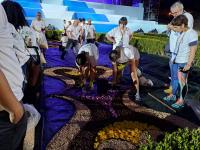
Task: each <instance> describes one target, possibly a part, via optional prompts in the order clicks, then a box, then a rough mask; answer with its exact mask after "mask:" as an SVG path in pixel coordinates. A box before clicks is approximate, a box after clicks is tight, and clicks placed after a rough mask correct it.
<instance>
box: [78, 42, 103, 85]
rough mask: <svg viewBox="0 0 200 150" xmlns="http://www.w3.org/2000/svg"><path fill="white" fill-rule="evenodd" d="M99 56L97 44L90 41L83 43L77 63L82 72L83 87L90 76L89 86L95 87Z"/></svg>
mask: <svg viewBox="0 0 200 150" xmlns="http://www.w3.org/2000/svg"><path fill="white" fill-rule="evenodd" d="M98 58H99V52H98V48H97V47H96V45H95V44H92V43H89V44H86V45H83V46H82V47H81V48H80V49H79V52H78V55H77V57H76V64H77V66H78V67H79V71H80V73H81V85H80V86H81V87H83V86H84V85H85V84H86V80H87V79H88V78H89V79H90V83H89V88H90V89H93V87H94V81H95V78H96V64H97V61H98Z"/></svg>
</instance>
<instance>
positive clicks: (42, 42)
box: [31, 12, 48, 49]
mask: <svg viewBox="0 0 200 150" xmlns="http://www.w3.org/2000/svg"><path fill="white" fill-rule="evenodd" d="M31 27H32V28H33V29H34V30H35V31H36V37H37V41H38V43H39V46H40V48H43V49H48V43H47V39H46V36H45V28H46V26H45V22H44V20H43V19H42V13H41V12H37V15H36V19H34V20H33V21H32V23H31Z"/></svg>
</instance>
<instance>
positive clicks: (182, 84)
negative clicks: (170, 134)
mask: <svg viewBox="0 0 200 150" xmlns="http://www.w3.org/2000/svg"><path fill="white" fill-rule="evenodd" d="M177 65H178V69H179V68H180V67H182V68H184V67H185V65H186V63H179V64H177ZM188 74H189V71H188V72H186V73H185V72H181V71H178V81H179V91H178V96H179V98H180V99H183V100H184V98H185V96H186V94H187V91H188V85H187V78H188Z"/></svg>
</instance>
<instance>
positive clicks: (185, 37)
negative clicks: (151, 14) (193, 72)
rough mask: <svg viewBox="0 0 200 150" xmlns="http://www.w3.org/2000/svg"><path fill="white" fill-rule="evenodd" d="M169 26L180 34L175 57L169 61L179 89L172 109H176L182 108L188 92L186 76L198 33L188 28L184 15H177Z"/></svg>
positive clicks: (195, 47)
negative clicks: (176, 77) (173, 69)
mask: <svg viewBox="0 0 200 150" xmlns="http://www.w3.org/2000/svg"><path fill="white" fill-rule="evenodd" d="M171 25H172V26H173V30H174V31H175V32H179V33H180V35H179V37H178V39H177V43H176V48H175V51H174V55H175V56H174V57H172V58H171V60H170V61H171V62H172V63H174V65H175V66H176V70H177V76H178V83H179V87H180V88H179V90H178V95H179V97H178V98H177V99H176V100H175V101H176V103H174V104H173V105H172V107H174V108H177V109H178V108H182V107H183V106H184V98H185V96H186V94H187V91H188V86H187V82H188V81H187V80H188V74H189V71H190V68H191V66H192V64H193V61H194V58H195V53H196V50H197V46H198V33H197V32H196V31H195V30H193V29H191V28H189V27H188V19H187V17H186V16H185V15H179V16H177V17H176V18H174V19H173V20H172V22H171Z"/></svg>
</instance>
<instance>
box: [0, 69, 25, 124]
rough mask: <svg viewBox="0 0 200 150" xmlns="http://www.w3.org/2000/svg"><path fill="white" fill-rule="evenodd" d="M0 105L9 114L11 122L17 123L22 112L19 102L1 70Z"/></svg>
mask: <svg viewBox="0 0 200 150" xmlns="http://www.w3.org/2000/svg"><path fill="white" fill-rule="evenodd" d="M0 91H1V92H0V105H1V106H2V107H3V108H4V109H5V110H6V111H7V112H9V114H10V119H11V122H12V123H18V122H19V120H20V119H21V118H22V116H23V114H24V109H23V107H22V105H21V103H20V102H19V101H18V100H17V99H16V97H15V96H14V94H13V92H12V91H11V89H10V87H9V84H8V82H7V79H6V77H5V76H4V74H3V72H2V71H1V70H0Z"/></svg>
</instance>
